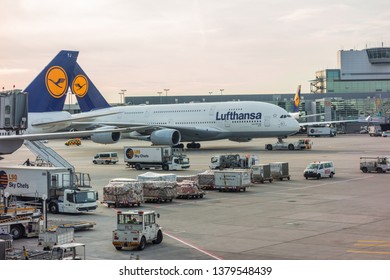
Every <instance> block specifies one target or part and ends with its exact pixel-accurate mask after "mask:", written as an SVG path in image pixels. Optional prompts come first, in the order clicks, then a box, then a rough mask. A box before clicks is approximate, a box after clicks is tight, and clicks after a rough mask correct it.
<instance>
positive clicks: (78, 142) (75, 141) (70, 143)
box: [65, 138, 81, 146]
mask: <svg viewBox="0 0 390 280" xmlns="http://www.w3.org/2000/svg"><path fill="white" fill-rule="evenodd" d="M65 145H66V146H73V145H76V146H80V145H81V140H80V139H79V138H75V139H69V140H68V141H66V142H65Z"/></svg>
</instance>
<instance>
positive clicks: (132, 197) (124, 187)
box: [103, 178, 144, 207]
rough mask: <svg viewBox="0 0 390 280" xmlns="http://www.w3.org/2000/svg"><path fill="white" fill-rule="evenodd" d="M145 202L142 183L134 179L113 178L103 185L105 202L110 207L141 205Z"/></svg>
mask: <svg viewBox="0 0 390 280" xmlns="http://www.w3.org/2000/svg"><path fill="white" fill-rule="evenodd" d="M143 202H144V192H143V188H142V184H141V183H140V182H138V181H135V180H133V179H124V178H123V179H122V178H116V179H112V180H110V182H109V183H108V185H107V186H105V187H103V203H105V204H107V206H108V207H110V206H115V207H130V206H140V205H141V203H143Z"/></svg>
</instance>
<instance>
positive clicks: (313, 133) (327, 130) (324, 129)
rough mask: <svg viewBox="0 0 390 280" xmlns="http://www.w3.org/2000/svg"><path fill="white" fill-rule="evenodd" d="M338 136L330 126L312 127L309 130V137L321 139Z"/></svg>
mask: <svg viewBox="0 0 390 280" xmlns="http://www.w3.org/2000/svg"><path fill="white" fill-rule="evenodd" d="M336 135H337V130H336V129H334V128H333V127H328V126H311V127H308V128H307V136H308V137H321V136H329V137H334V136H336Z"/></svg>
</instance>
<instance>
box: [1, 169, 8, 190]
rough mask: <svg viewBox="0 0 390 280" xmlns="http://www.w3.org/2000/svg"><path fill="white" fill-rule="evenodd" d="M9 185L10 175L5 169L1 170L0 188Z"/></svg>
mask: <svg viewBox="0 0 390 280" xmlns="http://www.w3.org/2000/svg"><path fill="white" fill-rule="evenodd" d="M7 186H8V175H7V173H6V172H5V171H4V170H0V189H5V188H6V187H7Z"/></svg>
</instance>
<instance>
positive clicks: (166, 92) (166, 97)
mask: <svg viewBox="0 0 390 280" xmlns="http://www.w3.org/2000/svg"><path fill="white" fill-rule="evenodd" d="M164 90H165V103H167V104H168V91H169V88H166V89H164Z"/></svg>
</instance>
